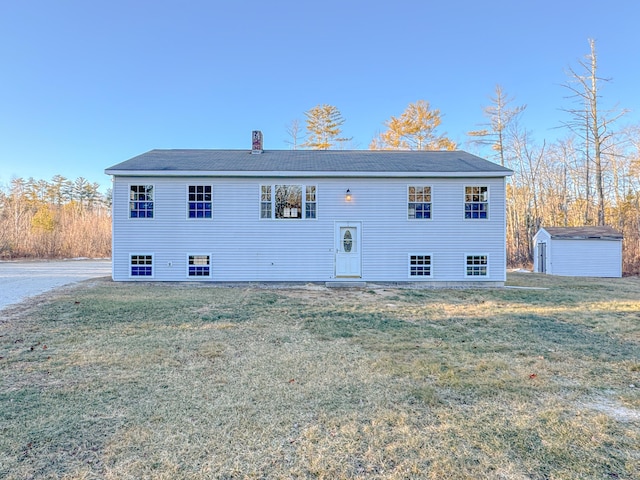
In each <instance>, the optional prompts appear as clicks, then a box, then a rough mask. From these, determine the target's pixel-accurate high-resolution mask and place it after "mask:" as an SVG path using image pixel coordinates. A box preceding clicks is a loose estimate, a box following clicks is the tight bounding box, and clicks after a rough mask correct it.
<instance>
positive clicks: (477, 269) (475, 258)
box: [466, 255, 489, 277]
mask: <svg viewBox="0 0 640 480" xmlns="http://www.w3.org/2000/svg"><path fill="white" fill-rule="evenodd" d="M488 267H489V262H488V258H487V255H467V260H466V276H467V277H486V276H487V274H488Z"/></svg>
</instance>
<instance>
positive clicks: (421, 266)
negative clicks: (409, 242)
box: [409, 255, 431, 277]
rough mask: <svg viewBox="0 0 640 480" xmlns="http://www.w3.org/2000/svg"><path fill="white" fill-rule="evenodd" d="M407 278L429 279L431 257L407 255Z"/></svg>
mask: <svg viewBox="0 0 640 480" xmlns="http://www.w3.org/2000/svg"><path fill="white" fill-rule="evenodd" d="M409 276H410V277H430V276H431V255H409Z"/></svg>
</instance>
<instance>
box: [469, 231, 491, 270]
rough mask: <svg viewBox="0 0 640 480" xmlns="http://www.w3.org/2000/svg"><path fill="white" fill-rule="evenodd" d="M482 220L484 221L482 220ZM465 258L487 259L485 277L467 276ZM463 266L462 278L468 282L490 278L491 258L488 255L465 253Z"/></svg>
mask: <svg viewBox="0 0 640 480" xmlns="http://www.w3.org/2000/svg"><path fill="white" fill-rule="evenodd" d="M483 220H484V219H483ZM467 257H487V274H486V275H467ZM463 265H464V278H466V279H468V280H485V279H487V278H489V277H490V276H491V271H490V270H489V265H491V258H490V257H489V254H488V253H478V252H475V253H465V254H464V258H463Z"/></svg>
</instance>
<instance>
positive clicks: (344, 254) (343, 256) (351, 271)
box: [336, 222, 362, 278]
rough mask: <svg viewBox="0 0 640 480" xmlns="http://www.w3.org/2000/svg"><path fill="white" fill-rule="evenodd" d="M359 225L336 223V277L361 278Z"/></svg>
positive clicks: (355, 223) (354, 223)
mask: <svg viewBox="0 0 640 480" xmlns="http://www.w3.org/2000/svg"><path fill="white" fill-rule="evenodd" d="M360 251H361V248H360V223H359V222H349V223H336V277H356V278H359V277H361V276H362V275H361V266H360V265H361V261H360Z"/></svg>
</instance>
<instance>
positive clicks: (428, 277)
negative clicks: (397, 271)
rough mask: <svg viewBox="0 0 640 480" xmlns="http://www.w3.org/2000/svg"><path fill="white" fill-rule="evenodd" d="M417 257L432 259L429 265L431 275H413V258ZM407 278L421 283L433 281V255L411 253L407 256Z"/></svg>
mask: <svg viewBox="0 0 640 480" xmlns="http://www.w3.org/2000/svg"><path fill="white" fill-rule="evenodd" d="M415 256H419V257H429V258H430V259H431V264H430V265H429V272H430V274H429V275H411V257H415ZM407 277H408V278H410V279H412V280H414V281H420V280H432V279H433V277H434V275H433V253H415V252H412V253H409V254H408V255H407Z"/></svg>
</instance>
